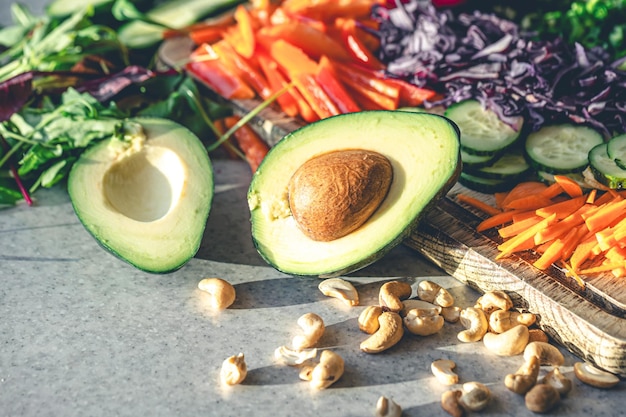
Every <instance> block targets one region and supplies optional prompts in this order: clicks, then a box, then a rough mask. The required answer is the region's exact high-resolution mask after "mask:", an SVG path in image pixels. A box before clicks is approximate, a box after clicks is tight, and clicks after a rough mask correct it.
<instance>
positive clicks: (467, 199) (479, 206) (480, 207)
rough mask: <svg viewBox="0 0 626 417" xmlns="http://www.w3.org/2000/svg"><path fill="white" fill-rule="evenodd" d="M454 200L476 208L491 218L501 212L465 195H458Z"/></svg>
mask: <svg viewBox="0 0 626 417" xmlns="http://www.w3.org/2000/svg"><path fill="white" fill-rule="evenodd" d="M456 198H457V200H459V201H460V202H462V203H465V204H467V205H470V206H472V207H474V208H477V209H478V210H480V211H482V212H483V213H485V214H489V215H491V216H495V215H496V214H498V213H502V210H500V209H499V208H497V207H493V206H490V205H489V204H487V203H484V202H482V201H481V200H479V199H478V198H476V197H472V196H469V195H467V194H458V195H457V196H456Z"/></svg>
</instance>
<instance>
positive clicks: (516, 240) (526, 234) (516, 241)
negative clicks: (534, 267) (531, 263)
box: [496, 214, 556, 259]
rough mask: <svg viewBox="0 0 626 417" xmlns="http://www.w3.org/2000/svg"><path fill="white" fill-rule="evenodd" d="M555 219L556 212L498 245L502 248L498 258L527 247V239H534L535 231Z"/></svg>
mask: <svg viewBox="0 0 626 417" xmlns="http://www.w3.org/2000/svg"><path fill="white" fill-rule="evenodd" d="M555 219H556V214H553V215H552V216H550V217H546V218H545V219H542V220H541V221H538V222H537V223H535V224H533V225H532V226H531V227H529V228H527V229H526V230H524V231H523V232H522V233H519V234H517V235H515V236H514V237H513V238H511V239H509V240H507V241H505V242H504V243H501V244H500V245H498V249H499V250H500V253H499V254H498V256H496V259H500V258H503V257H505V256H507V255H510V254H512V253H514V252H517V251H518V250H519V248H520V247H525V246H524V243H526V241H527V240H529V239H533V236H534V235H535V233H537V232H538V231H540V230H541V229H543V228H545V227H546V226H548V225H549V224H551V223H552V222H553V221H554V220H555Z"/></svg>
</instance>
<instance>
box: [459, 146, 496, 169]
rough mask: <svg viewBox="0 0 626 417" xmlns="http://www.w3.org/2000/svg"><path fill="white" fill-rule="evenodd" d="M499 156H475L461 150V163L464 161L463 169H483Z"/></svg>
mask: <svg viewBox="0 0 626 417" xmlns="http://www.w3.org/2000/svg"><path fill="white" fill-rule="evenodd" d="M497 157H498V155H474V154H471V153H467V152H465V151H464V150H462V149H461V161H463V169H465V168H466V167H467V168H470V167H471V168H482V167H485V166H487V165H490V164H491V163H493V162H494V161H495V160H496V159H497Z"/></svg>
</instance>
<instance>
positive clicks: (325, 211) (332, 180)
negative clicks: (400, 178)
mask: <svg viewBox="0 0 626 417" xmlns="http://www.w3.org/2000/svg"><path fill="white" fill-rule="evenodd" d="M392 180H393V168H392V165H391V162H390V161H389V160H388V159H387V158H386V157H385V156H383V155H382V154H380V153H378V152H374V151H370V150H363V149H342V150H336V151H331V152H327V153H323V154H320V155H317V156H315V157H313V158H311V159H309V160H307V161H306V162H305V163H304V164H302V165H301V166H300V167H299V168H298V169H297V170H296V171H295V173H294V174H293V176H292V177H291V179H290V180H289V184H288V192H289V207H290V209H291V213H292V215H293V217H294V219H295V221H296V223H297V225H298V227H299V228H300V229H301V230H302V232H303V233H304V234H305V235H306V236H307V237H309V238H310V239H313V240H316V241H325V242H327V241H332V240H335V239H339V238H340V237H343V236H346V235H348V234H350V233H351V232H353V231H354V230H356V229H358V228H359V227H360V226H362V225H363V224H364V223H365V222H366V221H367V220H368V219H369V218H370V217H371V216H372V214H374V212H375V211H376V209H377V208H378V207H379V206H380V204H381V203H382V202H383V200H384V199H385V197H386V196H387V193H388V191H389V188H390V186H391V182H392Z"/></svg>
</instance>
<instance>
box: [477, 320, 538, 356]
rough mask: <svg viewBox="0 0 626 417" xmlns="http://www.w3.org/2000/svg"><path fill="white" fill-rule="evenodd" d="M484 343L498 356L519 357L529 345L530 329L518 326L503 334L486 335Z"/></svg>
mask: <svg viewBox="0 0 626 417" xmlns="http://www.w3.org/2000/svg"><path fill="white" fill-rule="evenodd" d="M483 343H484V344H485V347H486V348H487V350H489V351H490V352H491V353H495V354H496V355H498V356H515V355H519V354H520V353H522V352H523V351H524V349H525V348H526V345H527V344H528V327H526V326H524V325H523V324H518V325H517V326H515V327H513V328H510V329H509V330H507V331H505V332H503V333H491V332H488V333H485V335H484V336H483Z"/></svg>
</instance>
